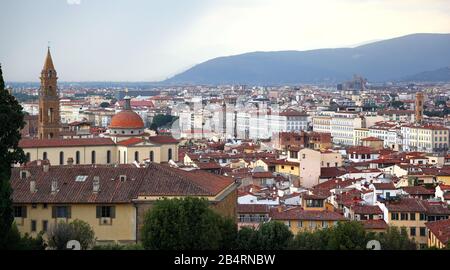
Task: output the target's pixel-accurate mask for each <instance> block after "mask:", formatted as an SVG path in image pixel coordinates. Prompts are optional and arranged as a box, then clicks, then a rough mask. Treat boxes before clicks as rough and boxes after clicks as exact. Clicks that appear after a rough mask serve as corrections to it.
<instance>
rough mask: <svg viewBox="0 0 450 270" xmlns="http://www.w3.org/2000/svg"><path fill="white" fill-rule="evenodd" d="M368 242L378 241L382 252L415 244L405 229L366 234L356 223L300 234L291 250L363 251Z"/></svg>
mask: <svg viewBox="0 0 450 270" xmlns="http://www.w3.org/2000/svg"><path fill="white" fill-rule="evenodd" d="M370 240H378V241H379V242H380V244H381V249H383V250H414V249H416V243H415V242H414V241H412V240H410V239H409V237H408V233H407V232H406V229H405V228H402V229H401V230H399V229H398V228H397V227H390V228H389V229H388V230H387V231H386V232H385V233H373V232H366V231H365V230H364V228H363V226H362V224H361V223H360V222H358V221H350V222H339V223H338V224H337V225H336V226H335V227H333V228H328V229H323V230H317V231H314V232H301V233H298V234H297V235H296V237H295V240H294V242H293V243H292V245H291V248H292V249H300V250H364V249H366V248H367V243H368V242H369V241H370Z"/></svg>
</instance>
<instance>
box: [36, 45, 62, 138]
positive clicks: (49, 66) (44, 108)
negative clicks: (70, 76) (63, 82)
mask: <svg viewBox="0 0 450 270" xmlns="http://www.w3.org/2000/svg"><path fill="white" fill-rule="evenodd" d="M40 79H41V88H40V89H39V128H38V133H39V139H50V138H59V132H60V116H59V96H58V87H57V80H58V77H57V74H56V70H55V67H54V66H53V60H52V55H51V54H50V47H49V48H48V51H47V58H46V59H45V63H44V68H43V69H42V72H41V78H40Z"/></svg>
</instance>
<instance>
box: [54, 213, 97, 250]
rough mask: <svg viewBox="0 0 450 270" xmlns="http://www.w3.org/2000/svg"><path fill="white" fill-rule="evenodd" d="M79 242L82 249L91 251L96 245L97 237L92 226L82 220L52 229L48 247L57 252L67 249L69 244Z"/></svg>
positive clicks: (59, 224)
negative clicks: (74, 241)
mask: <svg viewBox="0 0 450 270" xmlns="http://www.w3.org/2000/svg"><path fill="white" fill-rule="evenodd" d="M70 240H77V241H78V242H80V245H81V249H89V248H90V247H92V246H93V245H94V243H95V235H94V231H93V230H92V228H91V226H90V225H89V224H88V223H87V222H85V221H82V220H78V219H76V220H74V221H72V222H70V223H67V222H60V223H58V224H56V225H53V226H51V227H50V230H49V231H48V245H49V247H51V248H53V249H57V250H64V249H67V242H69V241H70Z"/></svg>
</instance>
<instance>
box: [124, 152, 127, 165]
mask: <svg viewBox="0 0 450 270" xmlns="http://www.w3.org/2000/svg"><path fill="white" fill-rule="evenodd" d="M123 163H127V153H126V152H125V151H123Z"/></svg>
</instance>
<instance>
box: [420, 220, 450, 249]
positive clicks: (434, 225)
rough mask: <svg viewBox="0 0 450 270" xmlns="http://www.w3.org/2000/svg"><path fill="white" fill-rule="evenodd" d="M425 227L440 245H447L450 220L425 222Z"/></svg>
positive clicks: (449, 238)
mask: <svg viewBox="0 0 450 270" xmlns="http://www.w3.org/2000/svg"><path fill="white" fill-rule="evenodd" d="M425 226H427V228H428V229H429V230H430V231H431V232H432V233H433V234H434V236H436V238H437V239H439V241H440V242H441V243H442V244H444V245H447V244H448V241H449V240H450V219H445V220H439V221H432V222H426V223H425Z"/></svg>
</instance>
